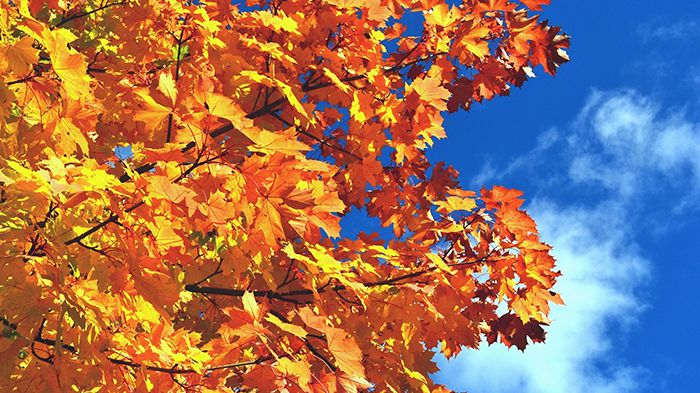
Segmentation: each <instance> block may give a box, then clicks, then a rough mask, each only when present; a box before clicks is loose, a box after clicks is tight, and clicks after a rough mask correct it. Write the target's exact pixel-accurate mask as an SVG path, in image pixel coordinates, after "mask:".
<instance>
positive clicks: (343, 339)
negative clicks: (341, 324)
mask: <svg viewBox="0 0 700 393" xmlns="http://www.w3.org/2000/svg"><path fill="white" fill-rule="evenodd" d="M324 333H326V340H328V350H329V351H330V352H331V353H332V354H333V357H334V358H335V363H336V364H337V365H338V368H340V369H341V370H342V371H344V372H346V373H348V375H350V376H353V377H355V376H356V377H360V378H365V367H364V366H363V365H362V350H361V349H360V347H359V346H358V345H357V343H356V342H355V339H354V338H352V337H349V336H348V334H347V332H346V331H345V330H343V329H338V328H333V327H326V328H325V329H324Z"/></svg>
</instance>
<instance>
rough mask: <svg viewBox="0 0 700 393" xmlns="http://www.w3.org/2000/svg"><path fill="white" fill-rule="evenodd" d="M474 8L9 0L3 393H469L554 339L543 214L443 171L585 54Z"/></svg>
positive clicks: (430, 1) (524, 15) (517, 6)
mask: <svg viewBox="0 0 700 393" xmlns="http://www.w3.org/2000/svg"><path fill="white" fill-rule="evenodd" d="M453 3H454V2H446V1H441V0H362V1H357V0H312V1H308V0H304V1H297V0H271V1H267V0H264V1H262V0H261V1H248V2H247V3H241V4H239V3H237V2H235V1H234V2H231V1H229V0H211V1H204V0H194V1H175V0H145V1H132V0H121V1H120V0H76V1H64V0H49V1H38V0H29V1H28V0H11V1H4V2H2V6H1V8H0V260H1V261H2V263H0V278H2V280H0V316H1V318H2V323H3V325H2V328H3V334H2V335H3V337H0V353H2V355H1V357H0V359H1V360H0V390H3V391H14V390H17V391H22V392H26V391H63V392H68V391H75V392H96V391H114V392H124V391H152V390H155V391H163V392H166V391H173V392H176V391H183V390H184V391H196V392H215V391H217V392H225V391H228V392H248V391H257V392H291V393H293V392H309V391H310V392H353V393H354V392H358V391H360V392H366V391H372V392H418V391H420V392H447V389H445V388H444V387H441V386H436V385H435V384H434V383H433V382H432V381H431V380H430V377H429V374H430V373H434V372H436V371H437V368H436V365H435V363H434V362H433V361H432V358H433V356H434V355H435V352H434V350H435V349H436V348H437V350H439V352H440V353H442V354H443V355H444V356H446V357H452V356H455V355H456V354H458V353H459V352H460V350H462V349H463V348H464V347H469V348H476V347H478V346H479V343H480V342H481V341H482V340H483V339H484V338H485V339H486V340H488V342H489V343H494V342H497V341H498V342H501V343H503V344H505V345H507V346H515V347H517V348H519V349H523V348H525V346H526V345H527V344H528V343H529V342H540V341H542V340H543V339H544V335H545V331H544V329H543V326H544V325H547V323H548V322H549V320H548V319H547V314H548V312H549V307H550V304H551V303H552V302H554V303H561V298H560V297H559V295H558V294H557V293H555V292H554V291H553V290H552V287H553V285H554V284H555V281H556V279H557V277H558V276H559V274H560V273H559V272H558V271H557V270H556V269H555V262H554V260H553V258H552V257H551V256H550V254H549V250H550V247H549V246H548V245H547V244H545V243H543V242H542V241H541V240H540V239H539V235H538V233H537V230H536V226H535V222H534V221H533V220H532V219H531V218H530V217H529V216H528V215H527V213H526V212H525V211H523V210H522V208H521V205H522V203H523V200H522V199H521V193H520V192H519V191H516V190H510V189H506V188H503V187H494V188H492V189H484V190H481V191H480V192H473V191H469V190H464V189H462V188H460V186H459V184H458V180H457V177H458V173H457V171H456V170H455V169H453V168H452V167H450V166H448V165H446V164H444V163H442V162H438V163H431V162H429V160H428V159H427V158H426V155H425V153H426V149H428V148H429V147H430V146H431V145H432V144H433V142H434V141H435V140H436V139H437V138H443V137H445V132H444V129H443V126H442V124H443V116H444V115H445V114H446V113H447V112H455V111H458V110H462V109H468V108H469V107H470V106H471V105H472V104H474V103H475V102H477V103H478V102H482V101H486V100H489V99H491V98H493V97H494V96H498V95H507V94H509V92H510V91H511V89H513V88H514V87H519V86H521V85H522V84H523V83H524V82H525V81H526V80H527V79H529V78H531V77H533V76H534V74H535V72H546V73H549V74H554V73H555V72H556V70H557V67H558V66H559V65H560V64H562V63H563V62H565V61H567V60H568V58H567V56H566V52H565V49H566V48H567V47H568V45H569V41H568V37H567V36H566V35H564V34H563V33H562V32H561V31H560V29H559V28H557V27H552V26H549V25H548V23H547V22H546V21H544V20H543V19H542V18H541V17H540V15H539V13H540V11H541V6H543V5H546V4H547V3H549V0H520V1H510V0H487V1H486V0H464V1H463V2H462V3H461V4H453ZM465 151H469V147H468V146H465ZM358 210H359V211H360V212H362V213H363V214H364V213H366V215H367V216H368V217H370V218H372V219H373V220H378V222H380V223H381V225H382V226H384V227H387V228H391V230H392V231H393V237H392V238H391V239H383V238H381V237H380V236H379V235H377V234H376V233H375V234H366V233H360V234H359V235H357V236H344V234H345V233H346V232H347V229H348V228H347V224H346V223H345V222H344V221H343V219H344V217H346V216H347V215H348V213H350V212H353V211H358ZM344 226H345V227H346V228H344Z"/></svg>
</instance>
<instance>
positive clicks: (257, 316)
mask: <svg viewBox="0 0 700 393" xmlns="http://www.w3.org/2000/svg"><path fill="white" fill-rule="evenodd" d="M243 309H244V310H245V311H246V312H247V313H248V315H250V316H251V318H253V320H254V321H258V322H260V320H261V319H262V312H261V311H260V306H258V303H257V302H256V301H255V295H253V292H249V291H245V293H244V294H243Z"/></svg>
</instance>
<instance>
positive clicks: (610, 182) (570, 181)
mask: <svg viewBox="0 0 700 393" xmlns="http://www.w3.org/2000/svg"><path fill="white" fill-rule="evenodd" d="M555 157H560V158H559V160H560V161H558V162H557V164H558V165H559V166H558V167H557V169H552V168H551V167H552V166H553V165H551V163H552V160H554V158H555ZM698 157H700V124H697V123H695V122H693V121H692V120H689V117H688V116H686V113H685V112H684V111H683V110H682V109H674V110H670V111H669V110H666V111H663V110H662V109H661V108H660V106H659V105H658V104H657V103H655V102H654V101H653V100H652V99H651V98H649V97H645V96H642V95H640V94H639V93H637V92H635V91H632V90H619V91H612V92H607V93H604V92H593V93H592V94H591V96H590V98H589V100H588V101H587V103H586V105H585V106H584V108H583V109H582V110H581V112H580V114H579V116H578V117H577V119H575V120H574V121H573V122H572V124H571V125H569V126H568V127H566V129H565V131H549V132H548V134H547V135H546V136H545V137H543V138H542V139H541V140H540V142H539V143H538V145H537V147H535V148H534V149H533V150H532V151H530V152H529V153H527V154H525V155H523V156H522V157H520V158H518V159H515V160H514V161H512V162H511V163H510V164H509V165H506V166H505V167H503V168H494V167H493V166H492V165H490V166H487V167H486V169H485V170H482V172H481V173H480V174H479V175H478V176H477V178H476V179H475V181H476V182H478V183H482V182H485V181H489V180H490V181H493V180H495V179H494V178H495V176H494V174H496V173H498V174H500V176H499V178H502V177H505V176H506V175H510V174H514V175H516V176H523V173H526V174H527V175H528V176H533V175H534V174H538V173H543V172H546V173H547V174H548V175H549V176H548V179H547V180H546V181H534V182H533V184H538V185H539V188H540V189H538V190H536V194H537V195H538V197H537V198H535V200H534V202H533V203H531V204H530V205H529V206H528V210H529V212H530V213H531V214H532V215H533V217H534V218H535V219H536V221H537V222H538V224H539V227H540V231H541V233H542V236H543V238H544V239H545V240H546V241H547V242H549V243H550V244H552V245H553V246H554V251H553V253H554V255H555V257H556V258H557V260H558V266H559V268H560V269H561V270H562V272H563V273H564V276H563V277H561V279H560V281H559V283H558V284H557V290H558V292H561V293H562V294H563V296H564V298H565V300H566V302H567V305H566V306H565V307H557V308H555V309H553V312H552V316H551V317H552V319H553V321H554V322H553V324H552V326H550V328H549V329H548V331H549V333H548V337H547V342H546V343H545V344H544V345H532V346H530V347H529V348H528V349H526V351H525V353H521V352H519V351H517V350H515V349H512V350H508V349H506V348H505V347H503V346H502V345H493V346H486V345H484V346H482V348H481V349H480V350H479V351H465V352H463V353H462V354H460V355H459V356H458V357H457V358H456V359H453V360H452V361H450V362H449V363H447V362H445V361H444V360H442V361H440V363H441V364H440V366H441V369H442V370H443V371H442V372H441V373H440V374H438V375H437V376H436V380H437V381H438V382H441V383H445V384H447V385H448V386H449V387H451V388H453V389H455V390H466V389H468V390H469V392H470V393H501V392H512V391H519V392H523V393H579V392H590V393H625V392H634V391H637V390H639V389H640V388H641V387H642V386H643V385H644V384H645V382H644V381H645V378H646V377H647V376H648V375H647V374H648V373H647V371H645V370H644V369H642V368H641V367H638V366H636V365H635V364H630V363H626V362H625V360H624V359H623V357H621V356H619V354H618V352H617V347H618V346H619V345H621V344H624V339H625V336H626V334H625V333H626V332H628V329H630V328H634V326H635V321H636V318H637V317H638V316H639V315H640V313H641V312H643V311H644V309H645V305H644V301H643V300H642V299H641V298H640V296H639V295H638V291H639V290H640V288H641V287H642V286H643V283H644V282H645V280H646V278H647V277H648V276H649V270H650V269H651V264H652V261H649V260H646V259H644V258H643V257H642V256H641V255H642V251H641V250H640V249H641V246H640V245H638V244H636V243H635V236H636V230H637V228H636V227H635V225H634V224H632V223H634V222H640V221H642V220H644V217H645V216H643V214H644V213H645V212H643V211H640V210H639V209H638V208H637V207H636V206H637V205H639V204H640V203H642V201H646V202H647V203H649V200H650V199H652V200H653V199H654V198H656V201H657V202H658V200H659V199H660V198H667V197H668V195H667V193H663V192H661V191H660V188H664V187H665V188H671V189H673V190H676V192H675V193H674V194H675V195H676V198H677V199H678V200H677V201H672V202H673V204H674V205H676V206H680V207H679V209H687V208H696V207H697V206H695V205H693V203H697V202H693V201H696V200H697V199H698V198H696V196H697V195H698V193H699V192H698V190H700V159H698ZM555 166H556V165H555ZM489 176H490V177H491V179H489ZM479 185H480V184H479ZM562 187H563V188H567V193H566V194H561V192H560V191H561V188H562ZM530 194H531V195H532V193H530ZM589 194H594V195H595V197H591V196H590V195H589ZM566 198H568V199H566ZM666 204H667V205H668V204H670V203H669V201H666ZM663 213H664V214H665V212H663ZM669 214H672V212H669ZM660 224H661V223H660Z"/></svg>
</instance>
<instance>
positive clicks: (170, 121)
mask: <svg viewBox="0 0 700 393" xmlns="http://www.w3.org/2000/svg"><path fill="white" fill-rule="evenodd" d="M184 35H185V26H182V29H180V37H179V38H176V39H175V42H176V43H177V55H176V58H175V83H177V81H178V80H179V79H180V64H181V59H180V57H181V54H182V44H183V43H184V41H183V40H182V37H184ZM189 38H191V36H190V37H188V39H189ZM172 130H173V114H172V112H171V113H169V114H168V130H167V133H166V135H165V143H170V138H171V136H172Z"/></svg>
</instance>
